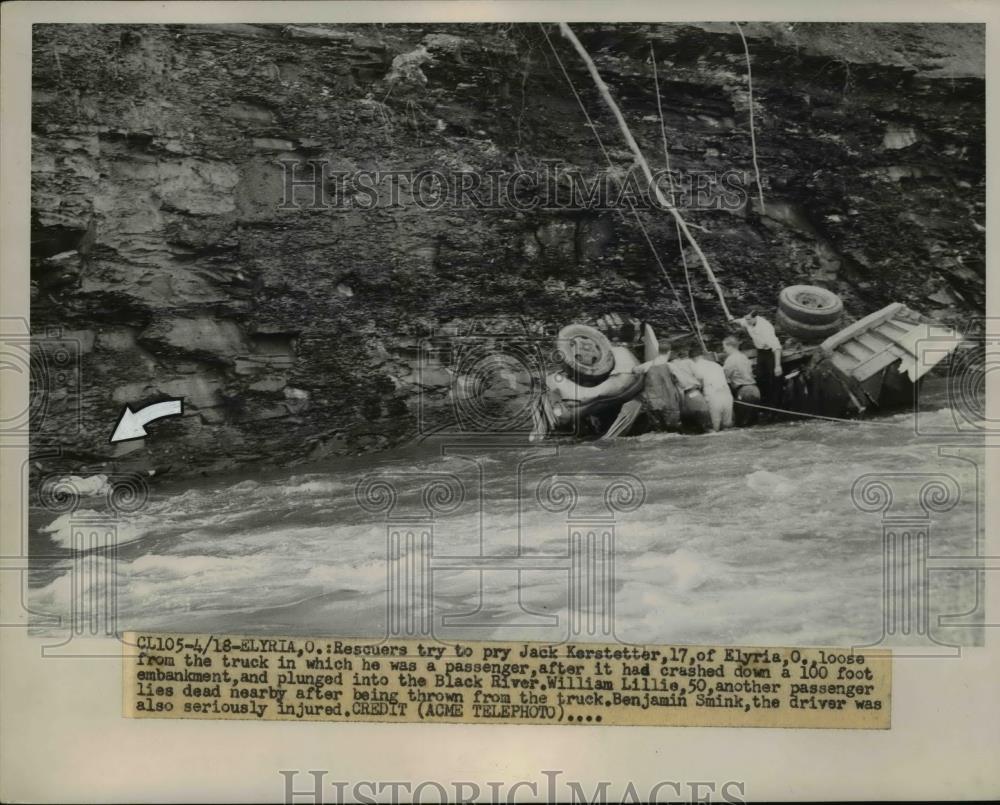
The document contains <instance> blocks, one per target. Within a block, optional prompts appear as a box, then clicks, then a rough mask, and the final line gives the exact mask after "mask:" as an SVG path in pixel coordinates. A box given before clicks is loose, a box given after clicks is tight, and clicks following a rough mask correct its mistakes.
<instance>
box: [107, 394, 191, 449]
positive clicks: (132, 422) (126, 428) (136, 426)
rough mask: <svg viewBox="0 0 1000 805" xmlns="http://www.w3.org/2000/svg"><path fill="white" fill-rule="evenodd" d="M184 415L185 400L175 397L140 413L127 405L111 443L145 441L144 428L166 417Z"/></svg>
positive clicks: (147, 407)
mask: <svg viewBox="0 0 1000 805" xmlns="http://www.w3.org/2000/svg"><path fill="white" fill-rule="evenodd" d="M183 413H184V400H183V399H182V398H180V397H174V398H171V399H169V400H163V401H161V402H157V403H152V404H151V405H147V406H146V407H145V408H140V409H139V410H138V411H133V410H132V409H131V408H129V407H128V406H127V405H126V406H125V410H124V411H122V415H121V416H120V417H119V418H118V424H117V425H115V432H114V433H112V434H111V443H112V444H114V443H115V442H127V441H131V440H132V439H145V438H146V428H145V427H144V426H145V425H147V424H148V423H150V422H152V421H153V420H154V419H162V418H163V417H165V416H178V415H180V414H183Z"/></svg>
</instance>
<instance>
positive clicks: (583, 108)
mask: <svg viewBox="0 0 1000 805" xmlns="http://www.w3.org/2000/svg"><path fill="white" fill-rule="evenodd" d="M538 27H539V28H541V29H542V34H543V35H544V36H545V41H546V42H548V43H549V47H550V48H551V49H552V55H554V56H555V57H556V63H557V64H558V65H559V69H560V70H561V71H562V74H563V76H564V77H565V79H566V83H567V84H569V88H570V91H571V92H572V93H573V97H574V98H576V102H577V104H578V105H579V106H580V111H581V112H583V116H584V118H585V119H586V121H587V125H588V126H589V127H590V130H591V131H592V132H593V133H594V138H595V139H596V140H597V145H598V146H599V147H600V149H601V153H602V154H604V158H605V159H606V160H607V163H608V167H610V168H612V169H613V168H614V167H615V163H614V161H613V160H612V159H611V155H610V154H609V153H608V149H607V148H605V147H604V141H603V140H602V139H601V135H600V133H599V132H598V131H597V126H595V125H594V121H593V120H592V119H591V117H590V114H589V113H588V112H587V107H586V106H584V104H583V99H582V98H581V97H580V94H579V93H578V92H577V91H576V86H575V85H574V84H573V79H572V78H570V76H569V73H568V72H567V70H566V66H565V65H564V64H563V61H562V59H561V58H560V57H559V51H557V50H556V48H555V45H553V44H552V40H551V39H550V38H549V32H548V31H546V30H545V26H544V25H542V23H538ZM628 205H629V208H630V209H631V210H632V215H633V216H634V217H635V221H636V223H637V224H638V225H639V229H640V230H641V231H642V234H643V236H644V237H645V238H646V243H648V244H649V249H650V251H651V252H652V253H653V258H654V259H655V260H656V264H657V265H658V266H659V267H660V271H661V272H662V273H663V278H664V279H665V280H666V281H667V285H668V286H669V287H670V290H671V291H672V292H673V294H674V297H675V298H676V299H677V305H678V307H679V308H680V311H681V315H683V316H684V320H685V321H686V322H687V324H688V327H690V328H691V329H692V330H694V331H695V332H698V330H697V328H696V327H695V325H694V323H693V322H692V321H691V317H690V316H688V314H687V310H685V306H684V303H683V302H682V301H681V295H680V294H679V293H678V291H677V288H675V287H674V283H673V281H672V280H671V279H670V275H669V274H668V273H667V268H666V266H664V265H663V261H662V260H661V259H660V255H659V252H657V251H656V247H655V246H654V245H653V240H652V238H650V236H649V232H647V231H646V227H645V225H644V224H643V223H642V219H641V218H640V217H639V213H638V211H637V210H636V208H635V204H634V203H633V202H632V199H628ZM618 213H619V214H620V215H621V216H622V217H624V213H622V211H621V210H618ZM700 337H701V336H700V333H699V338H700Z"/></svg>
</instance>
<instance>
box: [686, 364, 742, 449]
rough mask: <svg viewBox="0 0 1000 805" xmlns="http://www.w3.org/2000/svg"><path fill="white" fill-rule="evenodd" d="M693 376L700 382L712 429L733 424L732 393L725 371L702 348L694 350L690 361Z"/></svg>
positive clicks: (729, 426)
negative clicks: (693, 355)
mask: <svg viewBox="0 0 1000 805" xmlns="http://www.w3.org/2000/svg"><path fill="white" fill-rule="evenodd" d="M692 366H693V368H694V374H695V377H697V378H698V380H699V381H700V382H701V391H702V394H704V395H705V400H706V401H707V402H708V413H709V416H711V418H712V430H721V429H722V428H731V427H732V426H733V393H732V392H731V391H730V390H729V383H728V381H727V380H726V373H725V371H724V370H723V368H722V367H721V366H719V364H717V363H716V362H715V361H714V360H712V359H711V358H710V357H709V355H708V353H707V352H706V351H705V350H704V349H700V350H697V351H696V354H695V357H694V360H693V361H692Z"/></svg>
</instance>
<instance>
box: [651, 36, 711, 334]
mask: <svg viewBox="0 0 1000 805" xmlns="http://www.w3.org/2000/svg"><path fill="white" fill-rule="evenodd" d="M649 58H650V60H651V61H652V62H653V84H654V86H655V87H656V111H657V112H658V113H659V115H660V137H661V139H662V140H663V161H664V162H665V163H666V166H667V181H668V182H669V183H670V203H671V204H673V205H675V206H676V204H677V193H676V190H675V188H674V177H673V174H672V173H671V172H670V149H669V148H668V147H667V126H666V123H665V122H664V120H663V104H662V101H661V96H660V77H659V73H658V71H657V69H656V52H655V51H654V50H653V43H652V42H650V43H649ZM674 227H675V228H676V230H677V248H678V249H679V250H680V253H681V264H682V265H683V266H684V282H685V283H686V284H687V289H688V298H689V299H690V300H691V314H692V315H693V316H694V325H695V331H696V332H697V333H698V341H699V342H700V343H701V347H702V349H708V345H707V344H706V343H705V338H704V336H702V334H701V322H700V321H699V320H698V308H697V307H695V304H694V291H693V290H692V289H691V275H690V274H689V273H688V263H687V254H686V253H685V252H684V237H683V235H682V234H681V225H680V224H679V223H677V221H676V220H675V221H674Z"/></svg>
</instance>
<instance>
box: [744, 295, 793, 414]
mask: <svg viewBox="0 0 1000 805" xmlns="http://www.w3.org/2000/svg"><path fill="white" fill-rule="evenodd" d="M738 324H740V325H742V326H743V329H744V330H746V331H747V335H749V336H750V340H752V341H753V345H754V347H755V348H756V350H757V372H756V374H757V384H758V385H759V386H760V395H761V398H762V399H763V401H764V404H765V405H778V404H779V403H780V402H781V399H780V391H781V385H782V381H781V376H782V374H783V372H782V368H781V341H779V340H778V336H777V335H776V334H775V332H774V326H773V325H772V324H771V322H769V321H768V320H767V319H765V318H764V317H763V316H758V315H757V311H756V310H751V311H750V312H749V313H747V315H746V316H745V317H743V318H742V319H739V320H738Z"/></svg>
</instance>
